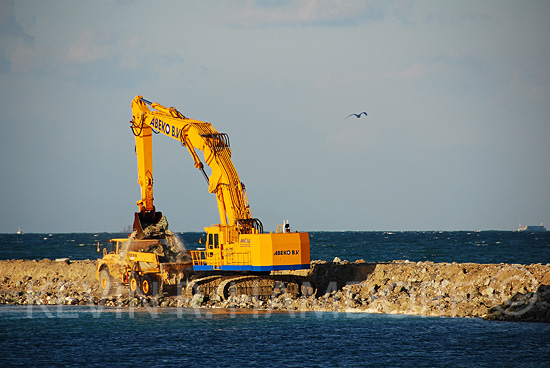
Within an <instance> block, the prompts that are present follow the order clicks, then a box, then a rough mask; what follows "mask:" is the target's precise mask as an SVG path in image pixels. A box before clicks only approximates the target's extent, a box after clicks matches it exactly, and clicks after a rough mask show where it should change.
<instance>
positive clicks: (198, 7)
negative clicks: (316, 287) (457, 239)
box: [0, 0, 550, 232]
mask: <svg viewBox="0 0 550 368" xmlns="http://www.w3.org/2000/svg"><path fill="white" fill-rule="evenodd" d="M152 4H153V3H152V2H150V1H122V0H120V1H94V2H77V1H30V0H29V1H8V0H0V10H1V11H0V90H1V91H2V92H1V93H2V98H1V99H0V111H1V113H0V125H1V128H2V134H1V135H0V153H1V159H0V173H1V177H2V179H1V181H0V193H1V202H0V215H1V221H0V232H14V231H16V230H17V228H18V227H19V226H20V227H21V228H22V229H23V231H25V232H88V231H89V232H95V231H119V230H121V229H122V228H123V227H124V226H127V225H129V224H130V223H131V221H132V219H133V212H135V211H136V210H137V206H136V204H135V203H136V201H137V200H138V199H139V193H140V192H139V187H138V184H137V181H136V180H137V169H136V159H135V155H134V141H133V135H132V133H131V132H130V129H129V123H128V122H129V120H130V119H131V109H130V103H131V100H132V99H133V97H134V96H135V95H138V94H140V95H143V96H144V97H145V98H147V99H148V100H151V101H155V102H158V103H160V104H162V105H165V106H174V107H176V108H177V109H178V110H179V111H181V112H182V113H183V114H184V115H185V116H188V117H191V118H194V119H198V120H203V121H208V122H211V123H212V124H213V125H214V126H215V127H216V128H217V130H218V131H220V132H225V133H227V134H229V136H230V139H231V147H232V151H233V161H234V164H235V167H236V168H237V170H238V172H239V175H240V179H241V181H243V182H244V183H245V185H246V188H247V191H248V197H249V200H250V203H251V209H252V214H253V215H254V216H255V217H258V218H260V219H261V220H262V221H263V223H264V228H266V229H267V230H274V229H275V227H276V225H277V224H278V223H282V221H283V220H284V219H288V220H290V222H291V225H292V226H293V229H295V230H476V229H479V230H483V229H510V230H511V229H515V228H516V227H517V225H518V223H519V222H521V223H522V224H538V223H540V222H548V223H550V170H549V167H550V165H549V162H550V148H549V147H550V144H549V143H548V142H549V138H550V43H549V42H548V39H549V37H550V22H548V19H549V18H550V2H548V1H522V2H518V1H460V2H440V1H413V2H409V1H346V0H341V1H292V0H289V1H224V2H220V1H200V2H199V1H161V2H155V3H154V5H152ZM361 111H367V112H368V116H367V117H364V116H363V117H361V118H360V119H356V118H349V119H345V117H346V116H348V115H349V114H351V113H354V112H361ZM155 138H156V139H155V140H154V143H153V144H154V154H155V157H154V160H155V166H154V170H155V172H154V175H155V203H156V207H157V209H158V210H161V211H163V213H164V214H165V215H166V216H167V218H168V221H169V223H170V228H171V229H172V230H175V231H201V230H202V228H203V227H204V226H209V225H210V224H214V223H218V222H219V219H218V217H217V216H218V212H217V208H216V202H215V197H214V195H213V194H210V193H208V191H207V186H206V183H205V182H204V179H203V178H202V175H201V174H200V172H199V171H198V170H196V169H195V168H194V167H193V162H192V159H191V157H190V156H189V154H188V153H187V151H186V150H185V149H183V148H182V147H181V146H180V145H179V143H178V142H177V141H174V140H170V139H169V138H166V137H163V136H157V137H155Z"/></svg>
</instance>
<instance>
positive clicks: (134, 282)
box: [128, 273, 141, 294]
mask: <svg viewBox="0 0 550 368" xmlns="http://www.w3.org/2000/svg"><path fill="white" fill-rule="evenodd" d="M128 286H129V287H130V292H131V293H132V294H138V293H140V292H141V289H140V283H139V276H138V275H137V274H135V273H132V274H131V275H130V280H129V281H128Z"/></svg>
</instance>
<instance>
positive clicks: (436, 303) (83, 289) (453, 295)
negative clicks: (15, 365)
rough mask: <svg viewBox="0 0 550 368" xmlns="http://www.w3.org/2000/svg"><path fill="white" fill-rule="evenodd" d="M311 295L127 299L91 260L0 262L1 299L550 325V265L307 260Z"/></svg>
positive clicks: (24, 302) (304, 272) (22, 302)
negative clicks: (104, 283)
mask: <svg viewBox="0 0 550 368" xmlns="http://www.w3.org/2000/svg"><path fill="white" fill-rule="evenodd" d="M294 273H295V274H300V275H305V276H308V277H310V278H311V279H312V280H313V281H314V282H315V284H316V286H317V292H316V294H315V295H311V296H309V297H300V298H291V297H289V296H288V295H287V294H284V293H283V294H278V295H273V296H272V297H270V298H263V299H260V298H255V297H250V296H244V295H241V296H234V297H230V298H229V299H228V300H224V301H213V300H208V298H206V297H204V296H203V295H201V294H197V295H194V296H193V297H186V296H185V293H178V294H179V295H172V296H168V295H164V296H158V297H155V298H151V297H147V298H145V297H139V296H131V295H129V294H128V290H127V287H125V286H118V287H114V288H113V290H111V292H110V293H109V294H107V295H102V293H101V291H100V289H99V284H98V281H97V280H96V279H95V261H91V260H89V261H86V260H84V261H65V260H59V261H51V260H47V259H44V260H40V261H36V260H5V261H0V304H19V305H48V304H53V305H56V304H57V305H61V304H68V305H104V306H119V307H143V308H149V309H150V308H163V307H184V308H236V309H265V310H282V311H289V312H291V313H294V312H299V311H335V312H366V313H388V314H415V315H425V316H450V317H481V318H486V319H493V320H513V321H538V322H550V286H549V285H550V264H529V265H520V264H505V263H501V264H477V263H433V262H408V261H393V262H384V263H367V262H364V261H362V260H358V261H355V262H346V261H340V260H338V259H335V260H334V261H333V262H325V261H313V262H312V264H311V269H310V270H301V271H295V272H294Z"/></svg>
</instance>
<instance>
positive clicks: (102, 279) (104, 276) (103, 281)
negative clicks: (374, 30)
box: [99, 268, 113, 294]
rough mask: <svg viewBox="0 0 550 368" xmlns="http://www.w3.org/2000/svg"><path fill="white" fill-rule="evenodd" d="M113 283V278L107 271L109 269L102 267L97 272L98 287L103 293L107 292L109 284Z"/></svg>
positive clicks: (109, 287) (109, 288)
mask: <svg viewBox="0 0 550 368" xmlns="http://www.w3.org/2000/svg"><path fill="white" fill-rule="evenodd" d="M112 284H113V278H112V277H111V274H110V273H109V269H107V268H104V269H103V270H101V273H100V274H99V287H100V288H101V291H102V292H103V294H107V293H108V292H109V290H111V285H112Z"/></svg>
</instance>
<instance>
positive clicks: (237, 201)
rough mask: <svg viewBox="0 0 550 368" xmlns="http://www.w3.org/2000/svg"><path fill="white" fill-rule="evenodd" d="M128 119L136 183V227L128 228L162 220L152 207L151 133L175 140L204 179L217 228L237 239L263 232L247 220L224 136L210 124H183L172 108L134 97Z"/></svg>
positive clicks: (246, 205)
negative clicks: (213, 197) (212, 199)
mask: <svg viewBox="0 0 550 368" xmlns="http://www.w3.org/2000/svg"><path fill="white" fill-rule="evenodd" d="M149 106H150V107H151V109H150V108H149ZM132 115H133V117H132V121H131V122H130V123H131V124H132V126H131V128H132V131H133V133H134V136H135V139H136V155H137V161H138V184H139V185H140V187H141V199H140V200H139V201H138V202H137V205H138V207H139V211H140V212H139V213H137V214H136V221H139V222H140V223H136V221H134V229H136V227H137V226H139V227H143V228H145V226H148V225H150V224H154V223H156V222H158V220H160V217H161V216H162V214H160V215H159V213H160V212H156V210H155V207H154V205H153V146H152V133H153V132H155V133H162V134H164V135H166V136H168V137H170V138H173V139H177V140H179V141H180V142H181V144H182V145H183V146H185V147H186V148H187V150H188V151H189V153H190V154H191V156H192V158H193V160H194V164H195V167H196V168H197V169H199V170H200V171H201V172H202V174H203V175H204V177H205V178H206V180H207V182H208V190H209V192H210V193H214V194H215V195H216V199H217V204H218V211H219V215H220V224H221V225H222V226H235V227H236V229H238V231H239V233H242V234H249V233H258V232H260V233H261V232H263V229H262V225H261V222H260V221H259V220H258V219H254V218H252V215H251V213H250V205H249V203H248V199H247V196H246V190H245V186H244V184H243V183H241V181H240V180H239V176H238V174H237V171H236V170H235V167H234V166H233V162H232V161H231V148H230V146H229V137H228V136H227V134H225V133H219V132H218V131H217V130H216V129H215V128H214V127H213V126H212V124H210V123H207V122H203V121H199V120H193V119H189V118H187V117H185V116H183V115H182V114H181V113H180V112H179V111H178V110H176V109H175V108H173V107H170V108H167V107H164V106H162V105H160V104H158V103H154V102H150V101H147V100H145V99H144V98H143V97H142V96H136V97H135V98H134V100H133V101H132ZM197 150H199V151H202V152H203V155H204V161H205V163H206V165H208V166H209V167H210V169H211V174H210V176H208V175H207V173H206V172H205V170H204V164H203V163H202V161H201V160H200V157H199V155H198V153H197ZM138 218H139V220H138Z"/></svg>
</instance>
